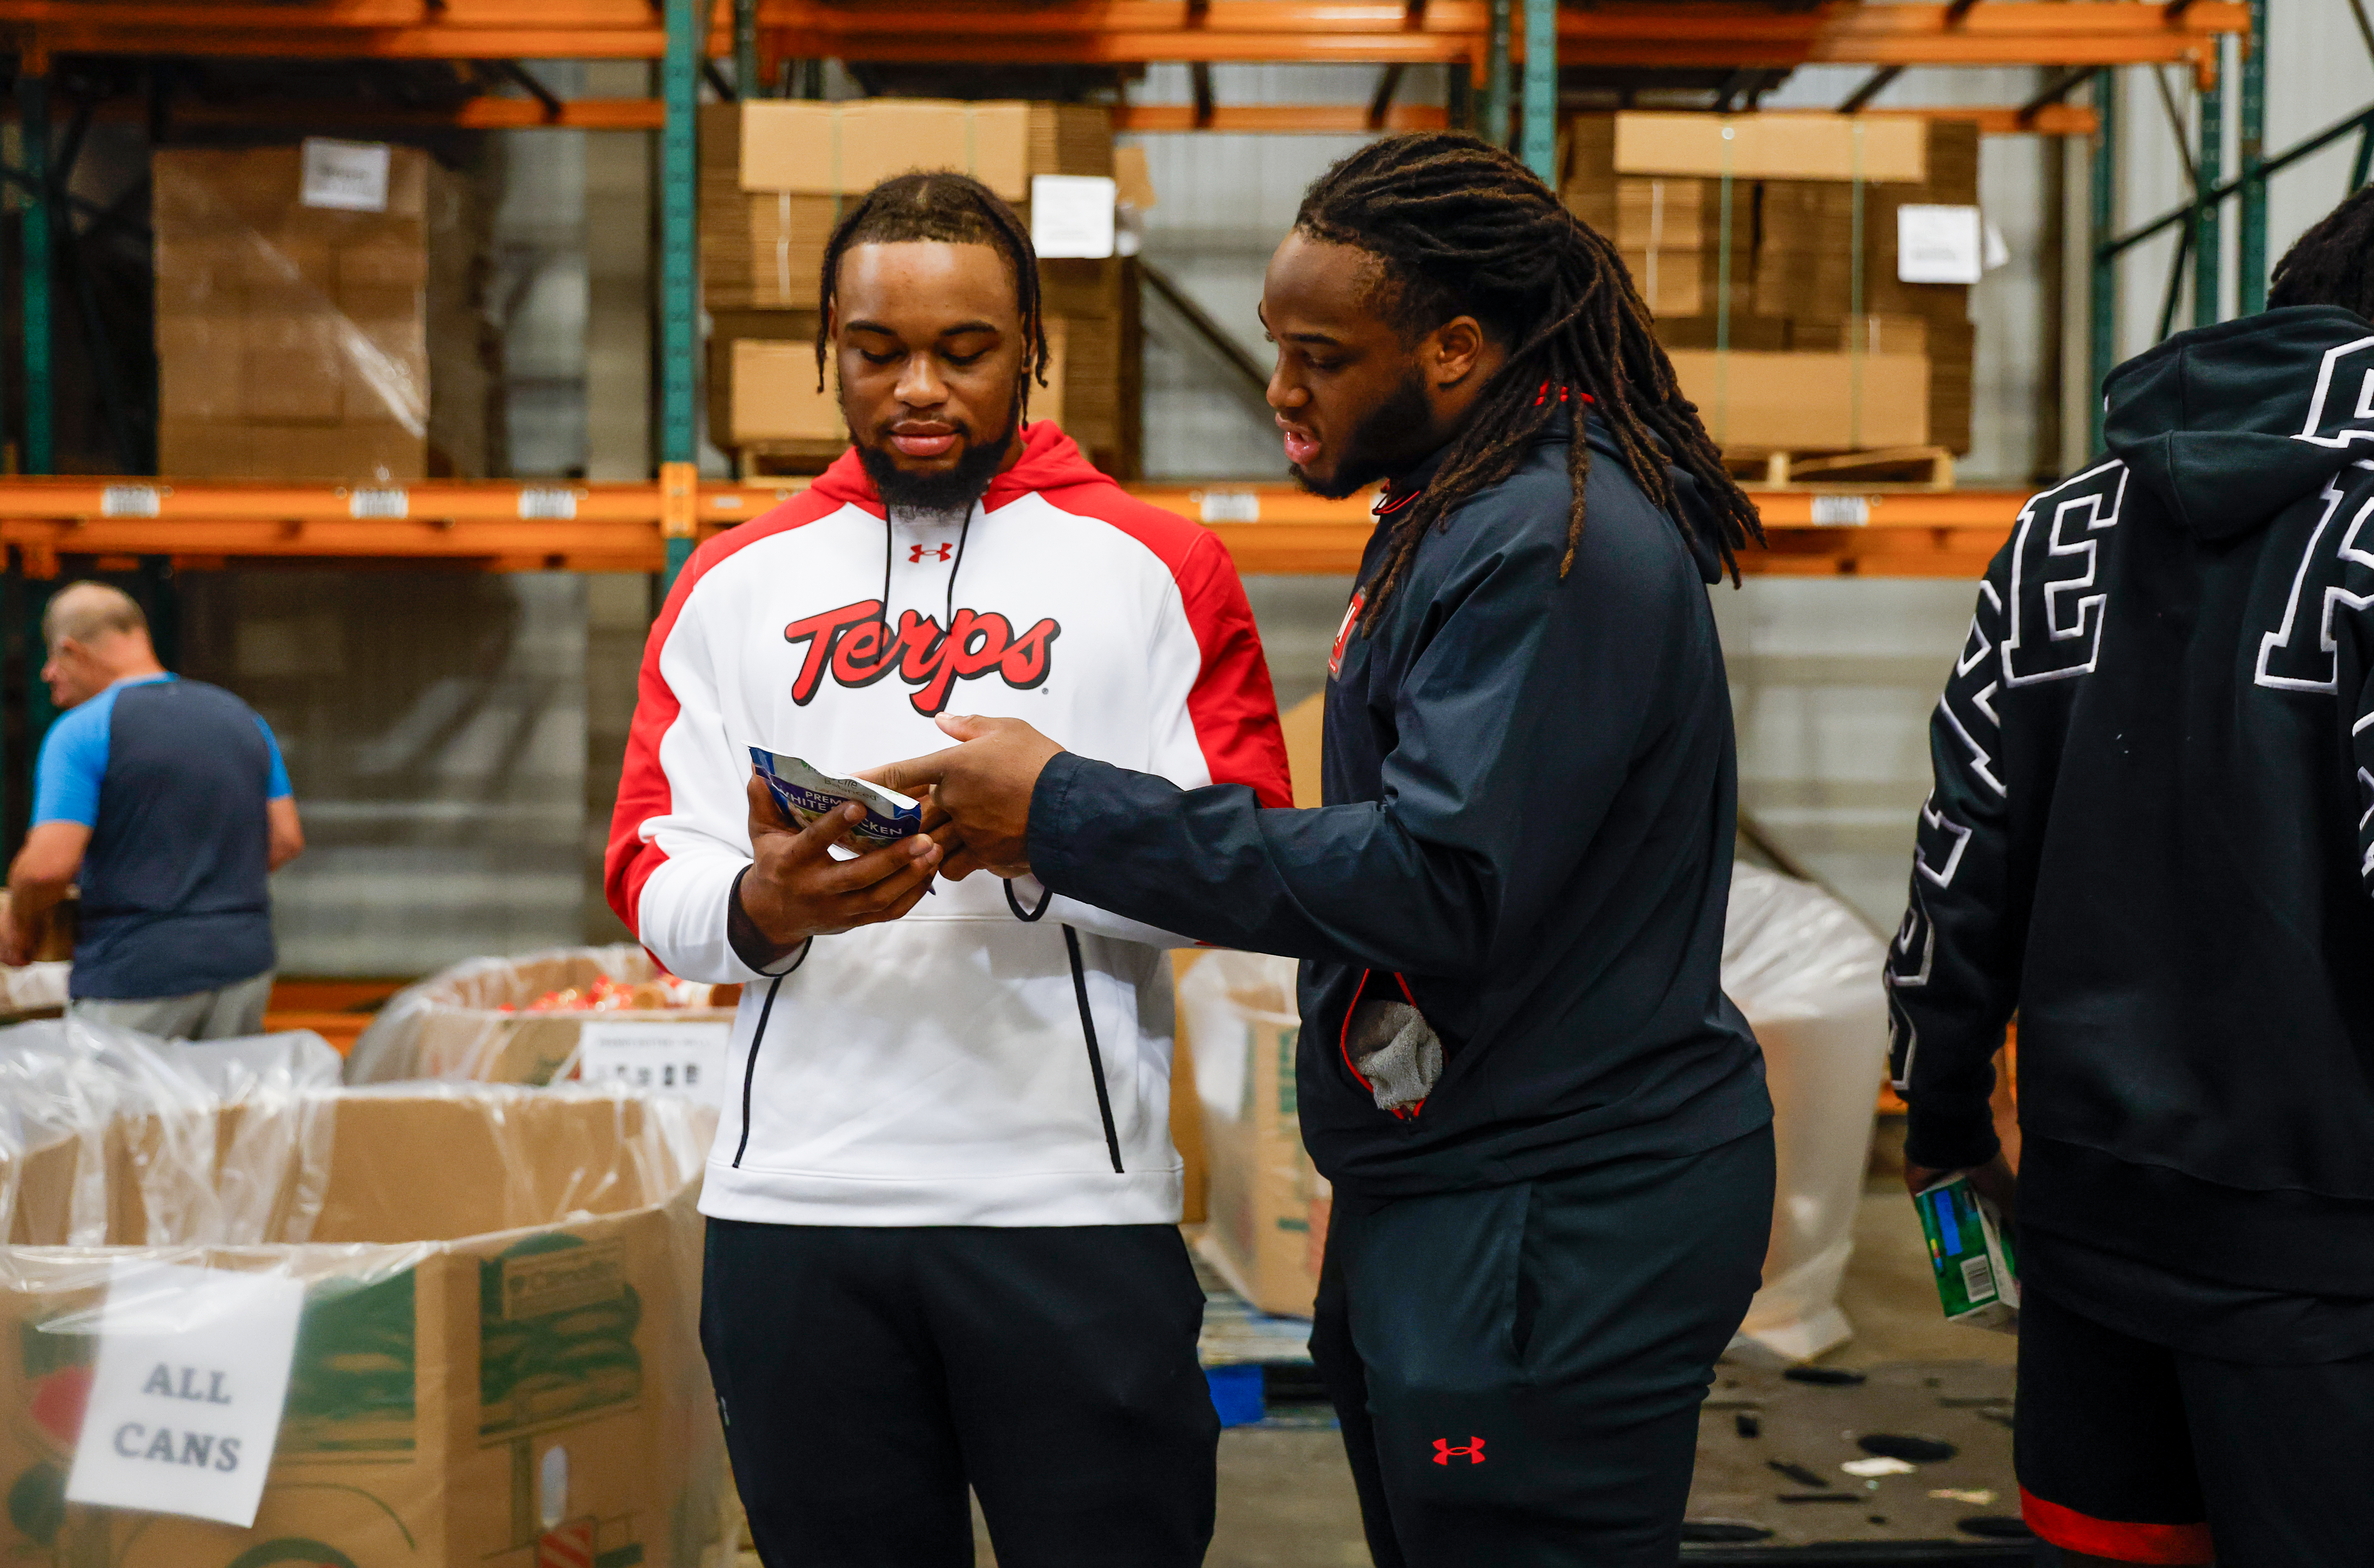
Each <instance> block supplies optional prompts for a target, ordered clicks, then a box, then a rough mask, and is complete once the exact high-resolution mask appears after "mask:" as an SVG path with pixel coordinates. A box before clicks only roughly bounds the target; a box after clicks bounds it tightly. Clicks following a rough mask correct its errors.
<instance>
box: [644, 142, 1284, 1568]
mask: <svg viewBox="0 0 2374 1568" xmlns="http://www.w3.org/2000/svg"><path fill="white" fill-rule="evenodd" d="M823 294H824V299H825V305H826V318H825V332H824V338H823V341H820V342H819V344H818V348H817V357H818V364H819V369H821V368H822V366H823V364H824V361H825V359H826V357H827V356H828V354H829V355H830V356H831V357H832V363H833V364H834V366H835V367H836V368H837V369H838V371H839V377H840V401H841V406H842V409H843V411H844V413H845V414H846V415H847V417H848V423H849V427H850V430H851V431H852V434H853V437H854V441H855V445H854V448H853V450H852V451H850V452H847V453H844V454H843V455H842V457H841V458H840V461H839V462H836V463H835V464H834V465H833V466H832V468H831V469H830V470H829V472H827V473H826V474H824V475H823V476H822V477H820V478H819V479H817V482H816V483H815V484H814V486H811V487H810V488H809V489H808V490H807V491H805V493H804V494H802V495H801V496H800V497H797V498H795V499H793V500H792V501H790V502H789V503H787V504H785V505H784V506H782V507H780V508H778V509H775V510H774V511H772V512H770V513H769V514H767V515H766V516H764V517H761V518H758V519H757V520H756V521H751V522H749V523H746V524H744V525H743V526H741V527H739V528H736V529H735V530H733V531H732V532H729V533H726V534H724V535H722V536H720V537H718V538H716V539H713V540H711V541H710V542H709V543H708V544H705V545H703V546H702V547H701V548H700V549H699V551H697V552H696V553H695V554H694V556H693V557H692V560H691V561H690V563H689V564H688V566H687V567H686V568H685V570H684V572H683V575H682V576H681V577H680V578H679V579H678V580H677V582H676V589H675V591H674V592H673V593H672V594H670V596H669V598H668V603H667V605H666V608H665V609H664V611H663V612H662V614H661V616H660V619H659V622H658V624H657V625H656V626H653V627H652V636H651V642H650V646H649V648H648V649H647V650H646V652H645V654H644V660H643V667H642V675H641V690H640V696H639V701H638V705H637V708H636V713H635V722H634V729H633V734H632V739H631V741H630V742H629V749H628V754H627V762H626V770H625V774H624V778H623V779H622V781H621V784H620V786H619V792H618V807H617V817H616V819H615V821H614V823H613V826H612V836H611V843H610V849H609V856H608V866H607V872H608V875H607V881H608V888H609V895H610V900H611V904H612V906H613V907H615V908H616V909H617V911H618V914H619V916H620V917H621V918H622V919H625V920H626V922H627V923H628V924H629V926H631V927H632V928H633V929H634V930H635V932H636V934H637V935H638V936H639V937H640V938H641V941H642V942H643V943H644V945H645V946H647V947H648V948H650V949H651V951H652V954H654V955H655V956H656V957H657V958H658V959H659V960H660V962H661V963H663V964H664V965H666V966H667V967H668V968H669V969H671V970H673V971H674V972H675V973H676V974H678V975H681V976H684V977H687V978H689V979H696V980H707V981H711V982H727V981H740V982H742V983H743V985H744V991H743V1001H742V1009H741V1015H740V1017H739V1019H738V1020H737V1021H736V1023H735V1031H734V1050H733V1058H732V1060H731V1062H730V1067H731V1071H730V1074H729V1077H728V1081H727V1084H726V1097H725V1106H724V1116H723V1121H722V1123H721V1125H720V1129H719V1136H718V1141H717V1145H716V1148H715V1150H714V1151H713V1152H712V1153H711V1159H710V1164H709V1169H708V1175H707V1181H706V1184H705V1186H704V1188H703V1192H702V1198H701V1209H702V1211H703V1212H705V1213H706V1214H708V1215H709V1216H710V1223H709V1237H708V1256H707V1262H706V1270H705V1293H704V1302H703V1306H702V1338H703V1342H704V1343H705V1345H706V1346H707V1349H708V1352H709V1361H710V1368H711V1373H712V1375H713V1376H714V1379H715V1382H716V1386H717V1392H718V1402H719V1407H720V1413H721V1414H722V1415H723V1419H724V1421H725V1425H726V1437H727V1444H728V1447H729V1450H730V1452H731V1453H732V1456H733V1460H734V1469H735V1479H736V1480H737V1482H738V1483H739V1485H740V1488H741V1492H742V1497H743V1501H744V1503H745V1504H746V1507H747V1509H748V1512H749V1517H750V1526H751V1534H752V1537H753V1539H755V1541H756V1542H757V1545H758V1551H759V1554H760V1556H761V1557H762V1558H763V1559H764V1560H765V1561H766V1562H768V1563H769V1564H770V1568H791V1565H793V1564H797V1565H799V1568H828V1565H829V1568H842V1565H857V1564H864V1565H874V1564H880V1565H883V1568H941V1565H943V1564H945V1565H947V1568H958V1565H966V1564H970V1562H972V1560H973V1559H972V1550H973V1549H972V1532H971V1521H970V1509H969V1506H968V1504H967V1501H966V1489H967V1487H968V1486H970V1488H971V1490H972V1491H973V1492H975V1493H977V1494H978V1495H979V1497H980V1499H981V1509H982V1512H983V1514H984V1515H985V1516H986V1518H987V1520H988V1523H989V1527H990V1532H991V1535H992V1538H993V1541H994V1543H995V1546H996V1550H997V1555H998V1561H999V1562H1001V1563H1003V1564H1005V1568H1032V1565H1048V1568H1055V1565H1061V1568H1093V1565H1099V1564H1111V1565H1112V1568H1167V1565H1169V1564H1178V1565H1181V1568H1185V1565H1188V1564H1193V1563H1197V1562H1201V1561H1202V1560H1203V1555H1204V1550H1205V1544H1206V1542H1207V1541H1208V1539H1209V1537H1210V1533H1211V1527H1212V1510H1213V1458H1214V1452H1215V1445H1216V1442H1217V1437H1218V1423H1217V1421H1216V1417H1215V1416H1214V1414H1213V1411H1212V1406H1211V1401H1210V1398H1209V1395H1208V1392H1207V1390H1206V1387H1205V1381H1204V1378H1203V1375H1202V1373H1201V1371H1200V1370H1199V1368H1198V1366H1197V1363H1196V1357H1195V1340H1196V1335H1197V1332H1198V1330H1199V1328H1200V1327H1201V1324H1202V1318H1203V1293H1202V1292H1201V1291H1200V1290H1199V1289H1198V1288H1197V1285H1196V1282H1195V1278H1194V1273H1193V1269H1192V1268H1191V1266H1190V1265H1189V1262H1188V1259H1187V1255H1186V1251H1185V1249H1184V1247H1183V1246H1181V1241H1180V1237H1179V1233H1178V1229H1177V1221H1178V1219H1179V1210H1180V1161H1179V1156H1178V1155H1177V1153H1175V1152H1174V1151H1173V1150H1172V1148H1171V1145H1170V1138H1169V1087H1170V1084H1169V1077H1170V1032H1171V1005H1170V992H1169V986H1170V966H1169V962H1168V961H1167V958H1166V956H1165V954H1164V952H1163V949H1164V948H1166V947H1169V946H1177V945H1181V942H1180V939H1178V938H1174V937H1171V936H1169V935H1168V934H1166V933H1164V932H1161V931H1158V930H1151V929H1149V928H1146V927H1144V926H1139V925H1136V924H1134V923H1132V922H1130V921H1126V920H1122V919H1115V918H1113V917H1112V916H1110V915H1107V914H1105V913H1103V912H1102V911H1100V910H1098V909H1095V908H1091V907H1087V906H1085V905H1081V904H1077V903H1075V902H1073V901H1071V900H1068V899H1064V898H1055V897H1051V896H1050V895H1048V893H1047V892H1046V890H1045V889H1043V888H1041V887H1040V886H1039V885H1038V883H1035V882H1032V881H1029V880H1028V879H1025V880H1024V881H1021V882H1019V883H999V882H998V881H996V880H995V879H993V878H988V877H975V878H971V879H969V880H967V881H965V882H962V883H940V882H938V881H936V880H935V878H934V869H935V868H936V866H937V864H938V860H939V857H940V853H941V849H940V847H939V846H938V845H937V844H935V843H934V842H933V840H932V839H931V838H930V837H920V836H919V837H911V838H909V839H906V840H903V841H902V842H900V843H898V844H894V845H890V846H887V847H884V848H876V849H872V850H870V851H868V852H866V853H864V854H863V855H860V856H858V857H856V858H854V859H838V858H835V857H834V856H833V855H831V854H830V853H829V848H828V840H829V838H830V837H832V836H833V834H834V833H835V832H836V831H837V830H838V829H839V828H840V826H841V824H840V823H838V822H836V821H835V820H834V819H830V818H828V819H826V821H825V822H823V823H820V824H818V825H817V826H815V827H812V828H810V829H808V830H806V831H805V832H803V831H798V830H796V829H795V828H793V826H792V825H790V824H788V823H786V822H785V821H784V820H783V819H782V816H781V815H780V814H779V813H778V812H777V810H776V808H775V807H774V805H773V803H772V802H771V800H770V798H769V796H768V795H767V793H766V791H765V790H764V788H763V787H762V786H761V785H759V784H758V782H757V781H756V780H755V779H754V778H753V776H752V771H751V764H750V748H751V747H753V746H760V747H765V748H768V749H770V750H772V751H776V752H780V753H785V754H789V755H796V756H799V757H802V758H805V760H807V761H808V762H811V763H813V764H815V765H816V766H819V767H822V768H824V769H826V770H827V771H829V772H850V771H854V770H858V769H862V768H864V767H867V766H873V765H876V764H879V763H884V762H887V761H890V760H893V759H895V758H899V757H903V756H908V755H913V754H915V753H917V752H919V751H923V750H927V749H930V748H931V747H933V746H934V745H936V744H937V743H939V740H940V735H939V731H937V730H936V729H935V728H934V724H933V720H934V716H935V715H937V714H940V713H942V712H945V711H949V710H950V708H951V705H952V704H953V705H955V710H956V711H964V712H974V713H981V714H992V715H1004V716H1008V717H1017V718H1027V719H1028V720H1029V721H1030V722H1031V723H1032V724H1033V725H1035V726H1037V727H1038V728H1039V729H1040V730H1041V731H1046V732H1047V733H1049V734H1052V735H1060V736H1062V737H1064V742H1065V743H1066V744H1068V745H1070V746H1071V747H1072V748H1073V749H1075V750H1076V751H1079V752H1082V753H1084V754H1086V755H1092V756H1097V757H1099V758H1102V759H1104V760H1106V761H1109V762H1111V763H1114V764H1116V765H1119V766H1125V767H1130V768H1137V769H1143V770H1146V771H1148V772H1153V773H1158V774H1160V775H1163V776H1164V777H1166V778H1170V779H1171V780H1173V781H1174V782H1176V783H1178V784H1180V785H1181V786H1184V787H1196V786H1202V785H1205V784H1236V785H1239V786H1241V787H1243V788H1245V789H1246V790H1248V791H1249V793H1251V794H1252V795H1254V796H1255V797H1257V798H1258V799H1259V800H1260V801H1261V802H1263V803H1264V804H1268V805H1280V806H1282V805H1286V804H1287V803H1289V801H1290V794H1289V790H1288V788H1287V772H1286V755H1285V746H1284V743H1283V741H1282V739H1281V737H1280V735H1279V731H1278V727H1277V714H1276V707H1275V699H1274V697H1273V696H1272V694H1271V689H1270V682H1269V672H1268V668H1267V666H1266V664H1265V663H1264V662H1263V657H1262V650H1261V644H1260V641H1259V638H1258V637H1257V635H1256V633H1255V631H1254V627H1253V623H1252V614H1251V613H1250V612H1249V610H1248V609H1247V607H1246V603H1245V596H1244V590H1243V588H1242V586H1241V585H1240V583H1239V581H1238V579H1237V575H1236V570H1235V568H1234V567H1233V566H1232V565H1231V564H1230V562H1229V560H1228V556H1227V554H1226V552H1225V551H1223V550H1222V549H1221V547H1220V545H1219V543H1218V541H1217V540H1216V539H1215V538H1214V537H1213V536H1212V535H1211V534H1210V533H1208V532H1205V530H1204V529H1202V528H1200V527H1197V526H1195V525H1194V524H1192V523H1189V522H1187V521H1183V520H1181V519H1180V518H1178V517H1175V516H1173V515H1171V514H1170V513H1168V512H1165V511H1162V510H1160V509H1155V508H1152V507H1148V506H1146V505H1143V504H1141V503H1139V502H1136V501H1134V500H1132V499H1131V498H1130V497H1128V496H1127V495H1125V494H1124V493H1123V492H1122V490H1121V489H1120V487H1119V486H1115V485H1114V484H1113V483H1112V482H1111V480H1109V479H1107V478H1106V477H1105V476H1104V475H1102V474H1099V473H1098V472H1097V470H1096V469H1095V468H1094V467H1092V466H1091V465H1090V464H1089V463H1088V462H1087V459H1086V458H1085V457H1084V456H1082V454H1081V452H1080V451H1079V449H1078V448H1077V447H1076V446H1075V445H1074V444H1073V443H1072V441H1071V439H1069V438H1067V437H1066V436H1064V433H1063V432H1062V431H1061V430H1059V429H1058V428H1056V427H1054V426H1053V425H1052V424H1050V423H1047V422H1046V421H1043V420H1035V421H1026V418H1025V414H1026V408H1027V395H1028V387H1029V384H1030V381H1031V380H1033V379H1034V378H1035V377H1036V376H1038V375H1041V374H1043V369H1044V365H1045V359H1046V346H1045V337H1044V333H1043V331H1042V330H1041V326H1040V305H1039V287H1038V273H1037V264H1036V261H1035V258H1034V256H1033V254H1032V252H1031V248H1030V240H1029V237H1028V230H1027V229H1026V228H1024V227H1023V226H1022V225H1021V224H1020V223H1019V222H1018V221H1017V218H1016V216H1015V215H1014V214H1013V213H1012V212H1011V211H1010V210H1009V209H1008V208H1007V207H1006V206H1005V205H1004V204H1003V203H1002V202H1000V201H999V200H998V198H997V197H996V196H995V195H993V193H991V192H990V191H989V190H988V189H987V188H986V187H984V186H981V185H980V184H978V183H977V182H975V181H971V180H969V179H967V178H965V177H963V176H961V175H956V174H946V173H924V174H909V175H902V176H900V177H899V178H897V179H894V180H890V181H885V182H884V183H883V184H882V185H880V186H877V187H876V189H875V190H874V191H873V192H871V193H869V194H868V195H866V196H865V197H864V200H862V201H860V202H858V203H857V204H856V205H855V206H854V207H853V208H852V210H851V211H850V212H849V213H848V215H847V216H845V217H844V218H843V219H842V221H841V222H840V225H839V226H838V228H836V230H835V232H834V234H833V237H832V240H831V243H830V246H829V249H828V251H827V252H826V257H825V267H824V278H823Z"/></svg>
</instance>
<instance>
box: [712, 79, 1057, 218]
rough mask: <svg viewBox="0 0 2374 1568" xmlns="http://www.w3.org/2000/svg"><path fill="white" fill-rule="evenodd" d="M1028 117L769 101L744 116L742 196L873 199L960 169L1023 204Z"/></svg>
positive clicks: (1022, 108)
mask: <svg viewBox="0 0 2374 1568" xmlns="http://www.w3.org/2000/svg"><path fill="white" fill-rule="evenodd" d="M1030 107H1031V106H1030V105H1029V104H1028V103H1023V102H1019V101H1008V102H985V103H959V102H954V101H945V102H944V101H940V100H936V99H857V100H855V101H853V102H849V103H808V102H801V101H797V100H794V99H758V100H756V101H754V102H750V103H746V104H744V105H742V106H741V108H742V116H741V119H742V125H741V135H742V159H741V161H742V167H741V171H740V173H741V180H740V182H741V186H742V189H743V190H745V191H753V192H758V191H764V192H770V193H772V192H779V191H788V192H790V193H792V194H793V195H806V196H837V195H843V194H855V193H862V192H864V191H867V190H870V189H872V188H873V187H874V186H875V185H876V184H879V183H880V182H881V181H885V180H887V179H889V178H890V177H891V176H892V175H894V174H904V173H906V172H907V171H908V170H913V169H954V170H960V171H961V172H963V173H966V174H970V175H971V176H973V178H975V179H977V180H979V181H981V183H982V184H984V185H986V186H988V187H989V188H990V189H991V190H993V191H994V192H996V193H998V194H999V195H1000V196H1003V197H1004V198H1005V200H1007V201H1009V202H1019V201H1022V200H1023V199H1025V198H1026V197H1028V195H1029V194H1030V182H1029V181H1030V173H1031V170H1030Z"/></svg>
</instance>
